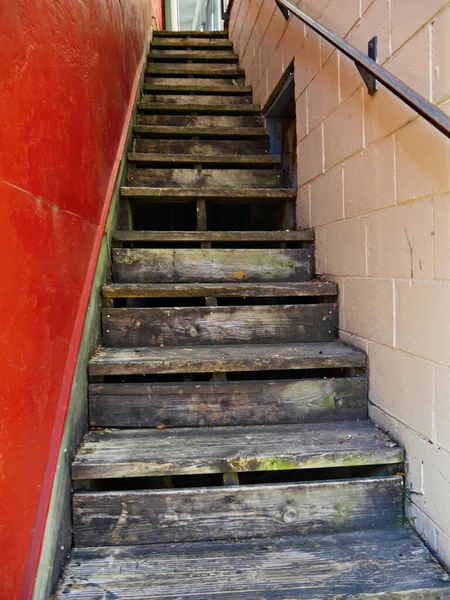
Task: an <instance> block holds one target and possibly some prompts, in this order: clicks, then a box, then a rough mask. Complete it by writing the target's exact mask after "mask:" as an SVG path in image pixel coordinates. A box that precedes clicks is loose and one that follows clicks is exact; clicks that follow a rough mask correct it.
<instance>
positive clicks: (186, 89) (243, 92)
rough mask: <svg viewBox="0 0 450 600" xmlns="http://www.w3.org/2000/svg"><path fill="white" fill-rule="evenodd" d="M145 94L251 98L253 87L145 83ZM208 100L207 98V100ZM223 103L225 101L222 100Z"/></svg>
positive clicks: (194, 82) (143, 87)
mask: <svg viewBox="0 0 450 600" xmlns="http://www.w3.org/2000/svg"><path fill="white" fill-rule="evenodd" d="M142 89H143V90H144V92H148V93H149V94H194V93H195V94H201V95H202V97H203V96H205V97H207V96H208V95H214V94H221V95H222V96H229V97H230V98H232V97H233V96H249V98H251V93H252V88H251V86H239V85H230V83H227V84H226V85H219V84H217V82H216V83H215V84H214V85H211V84H209V85H205V84H204V83H201V82H196V81H195V80H193V81H192V82H187V83H186V84H175V83H172V84H154V83H144V84H143V86H142ZM206 100H207V98H206ZM222 102H223V99H222Z"/></svg>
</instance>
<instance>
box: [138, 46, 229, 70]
mask: <svg viewBox="0 0 450 600" xmlns="http://www.w3.org/2000/svg"><path fill="white" fill-rule="evenodd" d="M185 60H189V61H192V64H194V63H195V62H197V61H198V62H202V63H228V64H234V65H236V67H237V62H238V57H237V56H236V54H234V53H233V52H227V51H223V50H152V51H151V52H150V54H149V55H148V64H149V63H152V62H161V61H163V62H167V63H172V62H178V61H180V62H181V61H185Z"/></svg>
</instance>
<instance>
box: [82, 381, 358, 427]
mask: <svg viewBox="0 0 450 600" xmlns="http://www.w3.org/2000/svg"><path fill="white" fill-rule="evenodd" d="M89 418H90V424H91V426H92V427H126V428H132V427H157V426H158V425H165V426H166V427H219V426H235V425H276V424H280V423H291V424H294V423H323V422H332V421H344V420H354V419H366V418H367V379H366V378H365V377H345V378H341V379H301V380H264V381H237V382H234V381H220V382H215V381H208V382H202V383H189V382H186V383H181V384H178V383H176V384H175V383H165V384H153V383H152V384H141V383H120V384H117V383H103V384H91V385H90V386H89Z"/></svg>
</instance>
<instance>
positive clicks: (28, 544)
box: [0, 0, 161, 600]
mask: <svg viewBox="0 0 450 600" xmlns="http://www.w3.org/2000/svg"><path fill="white" fill-rule="evenodd" d="M1 4H2V6H1V11H0V14H1V34H0V39H1V52H0V73H1V77H0V265H1V269H0V281H1V284H0V315H1V321H0V353H1V354H0V598H2V599H3V598H5V600H6V598H8V600H14V599H15V598H20V597H22V598H26V597H28V596H29V591H30V581H31V584H32V577H33V574H34V570H35V567H36V561H37V558H38V554H39V546H40V542H41V537H42V531H43V526H44V522H45V514H46V509H47V506H48V500H49V493H50V491H51V484H52V479H53V474H54V467H55V456H56V454H57V450H58V447H59V442H60V438H61V434H62V425H63V420H64V415H65V411H66V408H67V402H68V397H69V392H70V384H71V379H72V376H73V370H74V367H75V360H76V353H77V349H78V345H79V340H80V335H81V329H82V324H83V319H84V314H85V310H86V303H87V299H88V296H89V291H90V284H91V281H92V279H91V278H92V274H93V268H94V266H95V261H96V255H95V254H96V252H97V251H98V247H99V242H100V239H101V235H102V227H103V225H104V223H103V221H104V217H105V214H106V212H107V207H108V203H109V201H110V193H111V188H112V186H111V183H112V182H113V180H114V177H115V172H116V169H117V164H118V158H120V156H119V155H118V153H120V149H119V142H120V140H121V137H122V135H123V129H124V125H125V121H126V114H127V110H128V109H129V103H130V96H131V91H132V86H133V82H134V81H135V78H136V74H137V70H138V68H139V62H140V59H141V55H142V52H143V49H144V43H145V38H146V36H147V34H148V33H149V30H150V26H151V22H152V16H153V15H154V16H156V19H157V21H158V25H159V27H160V26H161V0H153V1H152V0H14V1H8V2H6V1H5V2H1ZM30 548H32V549H33V552H32V554H30ZM27 561H28V567H27ZM25 573H26V578H25V579H26V580H28V583H27V585H26V588H25V589H24V588H23V582H24V577H25Z"/></svg>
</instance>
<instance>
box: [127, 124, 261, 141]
mask: <svg viewBox="0 0 450 600" xmlns="http://www.w3.org/2000/svg"><path fill="white" fill-rule="evenodd" d="M133 131H134V133H135V134H137V135H139V136H141V137H143V136H145V137H154V138H164V137H169V138H190V137H193V136H199V137H201V138H206V139H213V140H214V141H215V140H216V139H233V138H238V139H252V138H266V137H268V133H267V130H266V129H265V127H236V128H234V129H226V128H225V127H222V128H219V127H217V128H216V127H214V126H212V127H176V126H174V125H135V126H134V128H133Z"/></svg>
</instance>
